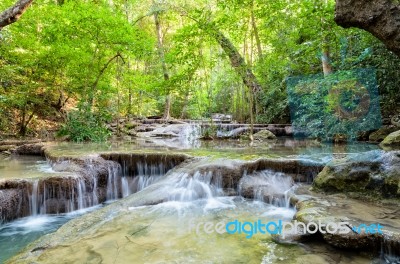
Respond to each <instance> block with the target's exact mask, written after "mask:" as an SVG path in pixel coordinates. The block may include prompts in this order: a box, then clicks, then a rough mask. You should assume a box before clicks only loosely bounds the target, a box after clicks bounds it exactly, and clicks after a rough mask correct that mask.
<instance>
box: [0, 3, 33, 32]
mask: <svg viewBox="0 0 400 264" xmlns="http://www.w3.org/2000/svg"><path fill="white" fill-rule="evenodd" d="M32 2H33V0H19V1H18V2H16V3H15V4H14V5H13V6H12V7H9V8H8V9H6V10H5V11H3V12H2V13H0V30H1V29H2V28H3V27H5V26H8V25H10V24H12V23H14V22H17V21H18V20H19V19H20V17H21V16H22V14H23V13H24V12H25V11H26V9H27V8H28V7H29V6H30V4H31V3H32Z"/></svg>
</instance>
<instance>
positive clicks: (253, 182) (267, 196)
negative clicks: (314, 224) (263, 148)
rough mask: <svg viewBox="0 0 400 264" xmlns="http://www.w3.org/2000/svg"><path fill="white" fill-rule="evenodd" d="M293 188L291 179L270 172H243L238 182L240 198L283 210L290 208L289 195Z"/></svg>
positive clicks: (294, 186) (278, 173)
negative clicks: (283, 208) (251, 199)
mask: <svg viewBox="0 0 400 264" xmlns="http://www.w3.org/2000/svg"><path fill="white" fill-rule="evenodd" d="M295 188H296V185H294V182H293V179H292V177H290V176H288V175H286V174H284V173H281V172H275V171H272V170H263V171H258V172H254V173H252V174H247V173H246V172H245V174H244V176H243V177H242V179H241V180H240V182H239V193H240V194H241V195H242V196H244V197H248V198H254V199H255V200H257V201H261V202H265V203H269V204H272V205H274V206H277V207H285V208H289V207H290V193H292V192H293V191H294V189H295Z"/></svg>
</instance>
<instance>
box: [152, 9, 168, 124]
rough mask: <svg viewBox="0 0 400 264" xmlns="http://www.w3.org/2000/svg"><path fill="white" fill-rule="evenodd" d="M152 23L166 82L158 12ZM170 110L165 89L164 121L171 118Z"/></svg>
mask: <svg viewBox="0 0 400 264" xmlns="http://www.w3.org/2000/svg"><path fill="white" fill-rule="evenodd" d="M154 23H155V25H156V32H157V43H158V56H159V57H160V61H161V66H162V70H163V75H164V80H165V81H168V80H169V74H168V69H167V65H166V64H165V54H164V45H163V39H162V31H161V25H160V19H159V17H158V12H154ZM170 109H171V94H170V91H169V88H167V91H166V98H165V106H164V116H163V118H164V119H166V120H168V119H169V118H170V117H171V116H170Z"/></svg>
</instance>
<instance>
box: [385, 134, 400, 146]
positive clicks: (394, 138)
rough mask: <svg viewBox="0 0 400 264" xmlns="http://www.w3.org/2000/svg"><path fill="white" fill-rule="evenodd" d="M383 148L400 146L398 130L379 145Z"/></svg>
mask: <svg viewBox="0 0 400 264" xmlns="http://www.w3.org/2000/svg"><path fill="white" fill-rule="evenodd" d="M381 145H383V146H390V145H400V130H399V131H396V132H393V133H390V134H389V135H388V136H387V137H386V138H385V139H384V140H383V141H382V143H381Z"/></svg>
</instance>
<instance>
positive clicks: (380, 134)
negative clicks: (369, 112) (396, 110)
mask: <svg viewBox="0 0 400 264" xmlns="http://www.w3.org/2000/svg"><path fill="white" fill-rule="evenodd" d="M396 130H398V128H396V127H394V126H383V127H381V128H380V129H378V130H377V131H375V132H372V133H371V134H370V135H369V137H368V139H369V141H371V142H381V141H383V140H384V139H385V138H386V137H387V136H388V135H389V134H390V133H393V132H395V131H396Z"/></svg>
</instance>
